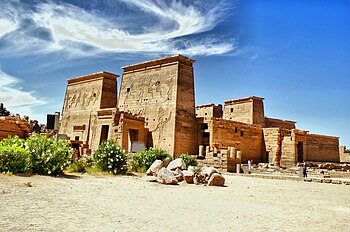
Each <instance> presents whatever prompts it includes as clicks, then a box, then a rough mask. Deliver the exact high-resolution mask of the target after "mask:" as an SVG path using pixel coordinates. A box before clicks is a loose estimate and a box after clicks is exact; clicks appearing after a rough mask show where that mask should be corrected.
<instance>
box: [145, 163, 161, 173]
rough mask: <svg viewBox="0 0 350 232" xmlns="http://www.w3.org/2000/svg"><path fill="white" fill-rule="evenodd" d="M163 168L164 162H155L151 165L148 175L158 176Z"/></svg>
mask: <svg viewBox="0 0 350 232" xmlns="http://www.w3.org/2000/svg"><path fill="white" fill-rule="evenodd" d="M162 167H163V162H162V161H161V160H155V161H154V162H153V164H152V165H151V167H149V168H148V170H147V172H146V174H147V175H148V176H156V175H157V173H158V172H159V170H160V169H161V168H162Z"/></svg>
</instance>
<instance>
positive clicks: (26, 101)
mask: <svg viewBox="0 0 350 232" xmlns="http://www.w3.org/2000/svg"><path fill="white" fill-rule="evenodd" d="M20 82H21V80H20V79H18V78H16V77H13V76H11V75H9V74H7V73H5V72H3V71H2V70H0V93H1V94H0V102H2V103H4V104H5V106H6V107H7V108H8V109H9V110H10V111H11V112H13V113H19V114H20V115H24V114H25V115H30V116H31V117H33V116H36V115H38V114H37V113H36V112H35V111H34V110H33V107H36V106H40V105H44V104H46V102H45V101H44V100H41V99H39V98H38V97H37V96H36V94H35V92H29V91H26V90H23V88H22V87H21V85H20Z"/></svg>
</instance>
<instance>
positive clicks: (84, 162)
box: [69, 155, 93, 172]
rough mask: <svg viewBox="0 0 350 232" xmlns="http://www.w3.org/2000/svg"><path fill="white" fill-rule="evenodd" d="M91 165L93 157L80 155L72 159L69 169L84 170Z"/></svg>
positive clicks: (73, 170)
mask: <svg viewBox="0 0 350 232" xmlns="http://www.w3.org/2000/svg"><path fill="white" fill-rule="evenodd" d="M92 165H93V158H92V157H90V156H87V155H83V156H82V157H80V158H78V159H77V160H74V162H72V163H71V164H70V165H69V171H72V172H86V171H87V168H91V167H92Z"/></svg>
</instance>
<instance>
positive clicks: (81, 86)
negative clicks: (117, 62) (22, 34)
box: [59, 72, 117, 150]
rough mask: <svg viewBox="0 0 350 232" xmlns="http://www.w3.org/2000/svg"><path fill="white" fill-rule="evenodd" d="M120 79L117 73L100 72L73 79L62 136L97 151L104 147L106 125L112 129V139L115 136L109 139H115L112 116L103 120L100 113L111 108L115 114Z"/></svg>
mask: <svg viewBox="0 0 350 232" xmlns="http://www.w3.org/2000/svg"><path fill="white" fill-rule="evenodd" d="M116 78H117V75H115V74H111V73H107V72H100V73H94V74H91V75H87V76H82V77H77V78H73V79H69V80H68V86H67V89H66V94H65V98H64V103H63V108H62V118H61V126H60V130H59V133H60V134H66V135H67V136H68V137H69V139H70V140H71V141H75V143H78V144H83V146H85V147H88V146H89V148H91V149H93V150H94V149H96V148H97V146H98V145H99V144H100V139H101V138H100V135H101V130H102V125H107V126H108V127H109V133H108V136H112V137H108V138H113V134H114V132H113V129H112V123H113V120H112V117H111V116H110V117H109V118H108V117H107V118H106V115H104V116H103V115H102V117H101V115H99V113H98V111H99V110H100V108H107V107H114V111H115V106H116V93H117V92H116ZM111 110H112V109H111Z"/></svg>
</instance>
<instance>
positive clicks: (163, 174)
mask: <svg viewBox="0 0 350 232" xmlns="http://www.w3.org/2000/svg"><path fill="white" fill-rule="evenodd" d="M157 181H158V182H159V183H161V184H177V183H178V181H177V179H176V177H175V176H174V174H173V173H172V172H171V171H170V170H169V169H167V168H164V167H163V168H162V169H160V170H159V172H158V175H157Z"/></svg>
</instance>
